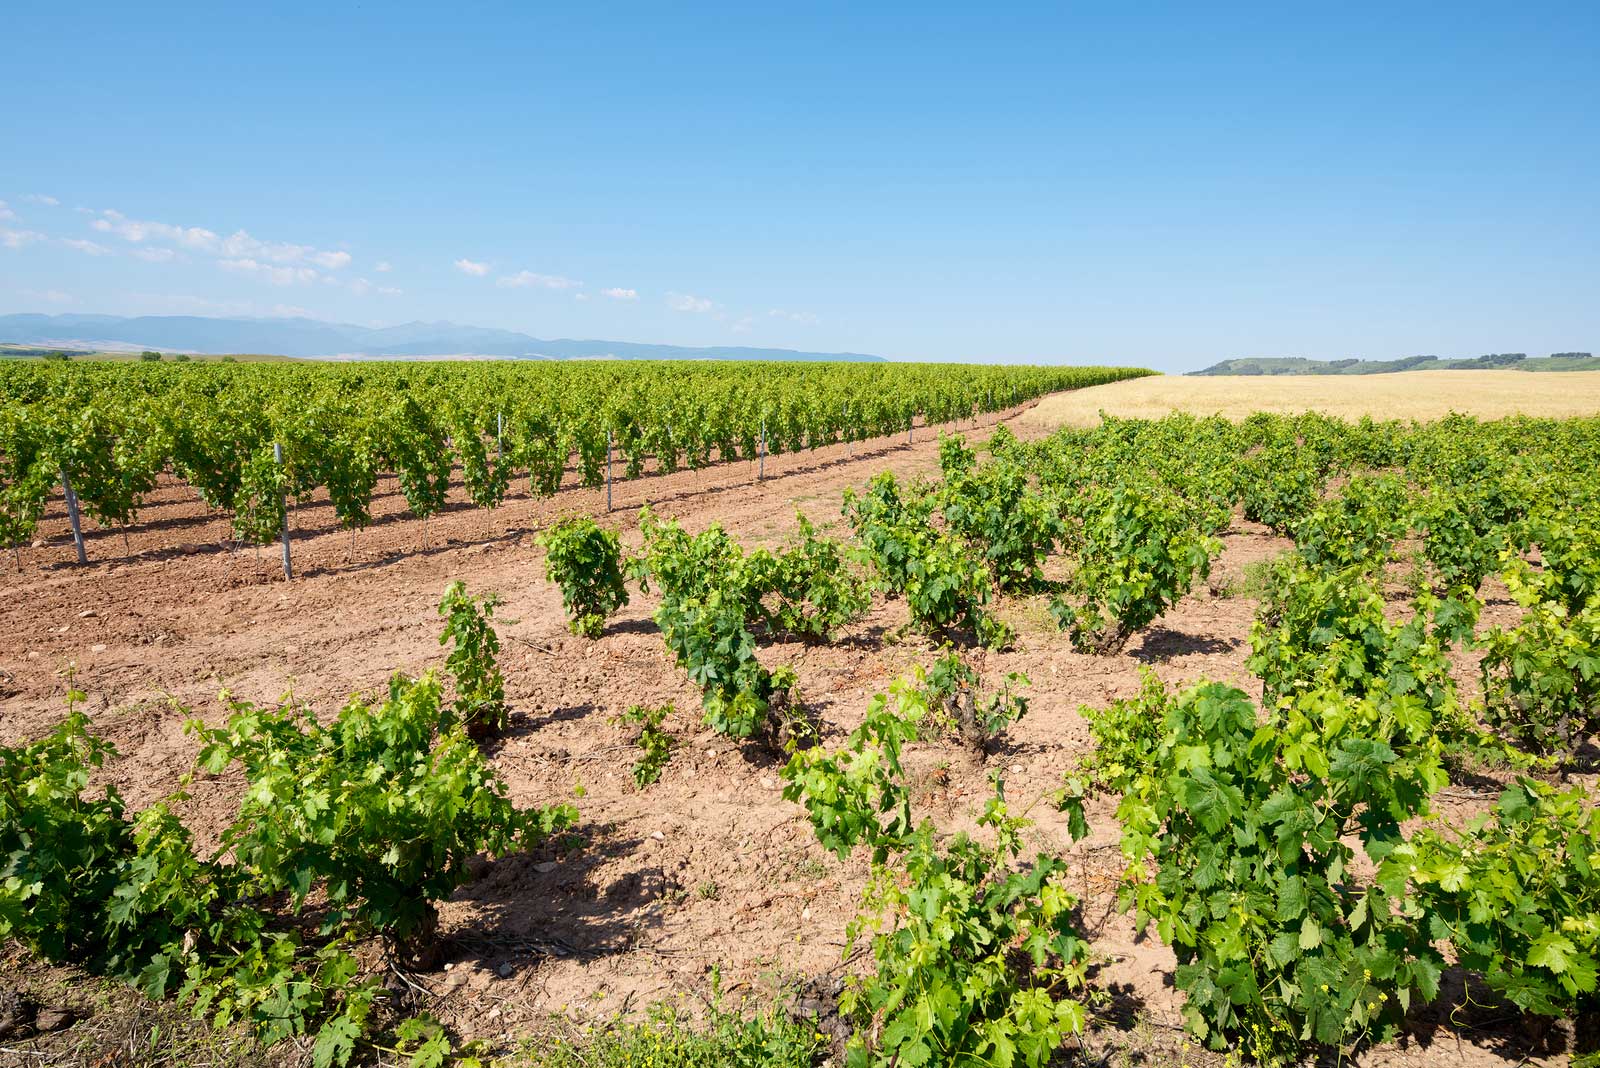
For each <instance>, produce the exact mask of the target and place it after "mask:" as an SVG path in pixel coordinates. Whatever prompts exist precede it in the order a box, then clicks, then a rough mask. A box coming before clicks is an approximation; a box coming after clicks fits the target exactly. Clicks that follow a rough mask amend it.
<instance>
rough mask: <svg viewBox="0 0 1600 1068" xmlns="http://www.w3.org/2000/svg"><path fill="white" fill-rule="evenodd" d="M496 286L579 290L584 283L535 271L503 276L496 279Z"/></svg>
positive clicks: (504, 287) (503, 287)
mask: <svg viewBox="0 0 1600 1068" xmlns="http://www.w3.org/2000/svg"><path fill="white" fill-rule="evenodd" d="M494 284H495V285H497V286H500V287H501V288H502V289H526V288H528V287H530V286H532V287H535V288H538V289H577V288H578V287H579V286H581V285H583V283H582V282H577V281H574V280H573V279H571V278H563V277H561V276H560V275H559V274H536V273H535V272H533V271H518V272H517V273H516V274H503V275H501V276H500V277H499V278H496V279H495V282H494Z"/></svg>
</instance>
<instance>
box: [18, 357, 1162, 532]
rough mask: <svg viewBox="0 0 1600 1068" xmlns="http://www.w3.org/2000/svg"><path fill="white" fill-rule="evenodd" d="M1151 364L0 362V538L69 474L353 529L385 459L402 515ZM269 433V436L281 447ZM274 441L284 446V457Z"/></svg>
mask: <svg viewBox="0 0 1600 1068" xmlns="http://www.w3.org/2000/svg"><path fill="white" fill-rule="evenodd" d="M1143 373H1146V372H1141V371H1135V370H1131V369H1124V368H1092V367H1001V366H973V365H930V364H892V365H871V364H773V363H715V364H691V363H682V362H678V363H655V362H628V363H605V364H597V363H592V362H589V363H582V362H574V363H513V362H498V363H462V362H454V363H406V364H400V363H360V364H319V365H306V366H296V365H286V364H215V365H199V364H194V365H182V366H163V365H146V364H110V363H107V364H98V365H82V366H79V365H61V366H57V365H50V364H40V363H28V362H23V361H4V362H0V542H3V543H4V544H6V545H8V546H13V547H14V546H16V545H18V544H20V543H22V542H25V541H26V540H27V539H28V538H29V537H31V536H32V534H33V531H34V529H35V527H36V525H37V523H38V521H39V518H40V517H41V515H42V514H43V510H44V507H45V504H46V501H47V500H48V498H49V496H50V495H51V494H52V493H54V492H58V491H61V490H62V489H64V488H65V487H67V486H70V488H71V490H72V491H73V492H74V493H75V494H76V497H77V499H78V501H80V502H81V503H82V505H83V506H84V508H85V509H86V510H87V512H88V513H89V515H90V516H91V517H92V518H94V519H95V520H96V521H97V522H99V523H101V524H102V525H104V526H108V527H123V528H126V527H127V526H128V525H130V524H133V523H135V522H137V520H138V514H139V510H140V507H141V505H142V503H143V501H144V499H145V498H146V496H147V495H148V494H149V493H150V492H151V491H152V490H153V489H154V488H155V486H156V484H157V479H158V477H159V476H160V475H161V474H162V473H164V472H170V473H172V474H173V475H176V476H177V477H179V478H181V479H183V480H184V481H185V482H187V483H188V484H189V485H190V486H191V487H193V488H194V489H195V490H196V491H197V492H198V493H199V495H200V497H201V498H202V499H203V501H204V502H205V503H206V505H207V506H209V507H212V508H217V509H222V510H225V511H227V512H229V513H231V515H232V523H233V529H234V533H235V535H236V536H237V537H238V538H239V539H241V540H243V541H246V542H251V543H255V544H264V543H266V542H268V541H270V540H272V539H273V538H274V537H276V536H277V535H278V533H279V532H280V530H281V529H282V526H283V509H284V500H285V498H287V499H289V500H299V499H304V498H306V497H308V496H309V495H310V494H312V493H313V492H315V491H319V490H320V491H325V492H326V493H327V494H328V496H329V498H330V499H331V501H332V505H333V510H334V512H335V514H336V516H337V518H338V522H339V524H340V526H341V527H343V528H347V529H358V528H362V527H365V526H366V525H367V524H368V523H369V522H370V521H371V517H372V500H373V494H374V491H375V490H376V487H377V485H378V479H379V477H380V475H381V474H384V473H392V474H394V475H396V476H398V479H399V483H400V488H401V491H402V492H403V494H404V496H405V500H406V504H407V506H408V508H409V509H410V511H411V513H412V514H413V515H415V516H418V517H422V518H426V517H427V516H429V515H432V514H434V513H436V512H438V511H440V510H441V509H442V508H443V507H444V504H445V501H446V495H447V493H448V491H449V488H450V479H451V475H452V472H453V470H454V469H455V467H456V466H457V465H459V466H460V468H461V471H462V476H463V479H464V481H465V485H466V491H467V494H468V496H469V497H470V498H471V500H472V502H473V504H474V505H476V506H478V507H493V506H495V505H497V504H499V503H500V502H501V500H503V499H504V498H505V496H506V494H507V493H508V492H510V491H511V490H512V488H513V486H514V484H516V483H519V482H520V481H521V480H524V479H525V480H526V486H527V490H528V492H529V493H530V494H533V495H547V494H550V493H553V492H555V491H556V489H557V488H559V486H560V485H561V481H562V478H563V475H564V473H565V472H566V470H567V469H568V467H569V465H572V464H575V465H576V468H577V471H578V473H579V475H580V477H581V480H582V482H583V484H584V485H586V486H591V487H592V486H599V485H601V484H602V483H603V481H604V480H605V479H606V478H607V476H608V466H609V462H610V458H611V457H613V456H615V458H616V460H617V461H618V465H619V472H618V473H619V474H620V475H621V476H622V477H627V478H633V477H637V476H639V475H640V474H642V473H643V472H644V471H645V470H646V467H647V465H651V464H652V463H653V469H655V470H660V471H664V472H669V473H670V472H672V471H676V470H678V469H680V468H683V467H687V468H701V467H705V466H707V465H708V464H710V463H713V462H717V461H730V460H737V459H755V458H757V457H758V456H759V455H764V454H767V453H780V452H795V451H800V450H804V449H814V448H818V447H821V446H825V445H832V444H838V443H840V442H845V441H857V440H862V439H866V438H872V437H877V436H881V435H885V434H890V433H894V432H904V431H907V430H908V429H909V428H911V427H912V425H913V421H914V420H915V419H917V418H919V417H920V418H922V419H924V420H925V421H927V422H928V423H945V422H951V421H953V420H957V419H969V418H972V417H973V416H974V415H975V414H976V413H979V412H990V411H999V410H1003V409H1005V408H1008V407H1011V406H1014V405H1016V404H1019V403H1022V402H1024V401H1027V400H1031V399H1033V398H1036V397H1038V396H1040V395H1042V394H1045V393H1049V392H1052V391H1056V390H1063V389H1074V388H1078V387H1082V386H1089V385H1095V384H1099V383H1102V382H1109V381H1113V380H1116V379H1119V378H1124V377H1129V376H1131V375H1137V374H1143ZM275 446H276V447H278V448H277V449H275ZM280 450H281V455H282V459H281V461H280V460H279V459H278V458H277V456H278V452H279V451H280Z"/></svg>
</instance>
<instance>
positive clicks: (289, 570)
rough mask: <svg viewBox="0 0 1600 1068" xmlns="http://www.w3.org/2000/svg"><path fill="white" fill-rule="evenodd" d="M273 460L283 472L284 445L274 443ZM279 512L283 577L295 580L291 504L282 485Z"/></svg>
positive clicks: (279, 491)
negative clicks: (291, 535)
mask: <svg viewBox="0 0 1600 1068" xmlns="http://www.w3.org/2000/svg"><path fill="white" fill-rule="evenodd" d="M272 460H273V462H274V463H276V464H277V465H278V469H279V471H280V472H281V471H282V470H283V445H282V444H280V443H279V442H276V441H275V442H273V443H272ZM278 511H279V512H280V513H282V515H283V526H282V528H281V529H280V530H279V533H280V534H281V535H282V536H283V577H284V578H286V579H292V578H294V567H293V566H292V565H291V564H290V563H289V502H288V499H287V498H286V496H285V494H284V491H283V487H282V485H281V483H280V485H279V488H278Z"/></svg>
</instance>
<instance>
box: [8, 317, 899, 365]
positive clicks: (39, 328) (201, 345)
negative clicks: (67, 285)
mask: <svg viewBox="0 0 1600 1068" xmlns="http://www.w3.org/2000/svg"><path fill="white" fill-rule="evenodd" d="M0 343H10V344H13V345H22V346H47V347H50V348H73V349H90V350H101V349H117V348H124V349H131V350H139V349H160V350H166V351H174V352H191V353H210V354H217V353H236V352H259V353H273V354H275V355H280V356H298V357H303V358H304V357H323V358H346V359H348V358H376V357H398V358H421V357H426V356H489V357H498V358H502V359H506V358H509V359H530V360H541V359H542V360H576V359H613V360H847V361H852V362H859V361H878V360H882V359H883V357H881V356H870V355H866V354H864V353H859V352H801V351H797V350H794V349H763V348H749V347H744V346H732V345H728V346H724V345H715V346H706V347H696V346H684V345H651V344H642V343H639V342H632V341H601V340H577V339H571V338H558V339H554V340H548V339H542V338H536V337H532V336H530V335H528V334H521V333H517V332H516V331H513V330H497V329H493V328H490V327H480V326H460V325H457V324H455V323H420V322H419V323H405V324H403V325H401V326H389V327H378V328H372V327H365V326H355V325H353V324H350V323H326V322H321V321H319V320H316V319H213V318H207V317H202V316H194V315H143V316H138V317H135V318H124V317H121V316H115V315H31V314H23V315H0Z"/></svg>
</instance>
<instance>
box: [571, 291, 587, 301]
mask: <svg viewBox="0 0 1600 1068" xmlns="http://www.w3.org/2000/svg"><path fill="white" fill-rule="evenodd" d="M572 299H573V300H588V299H589V294H587V293H575V294H573V297H572Z"/></svg>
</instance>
